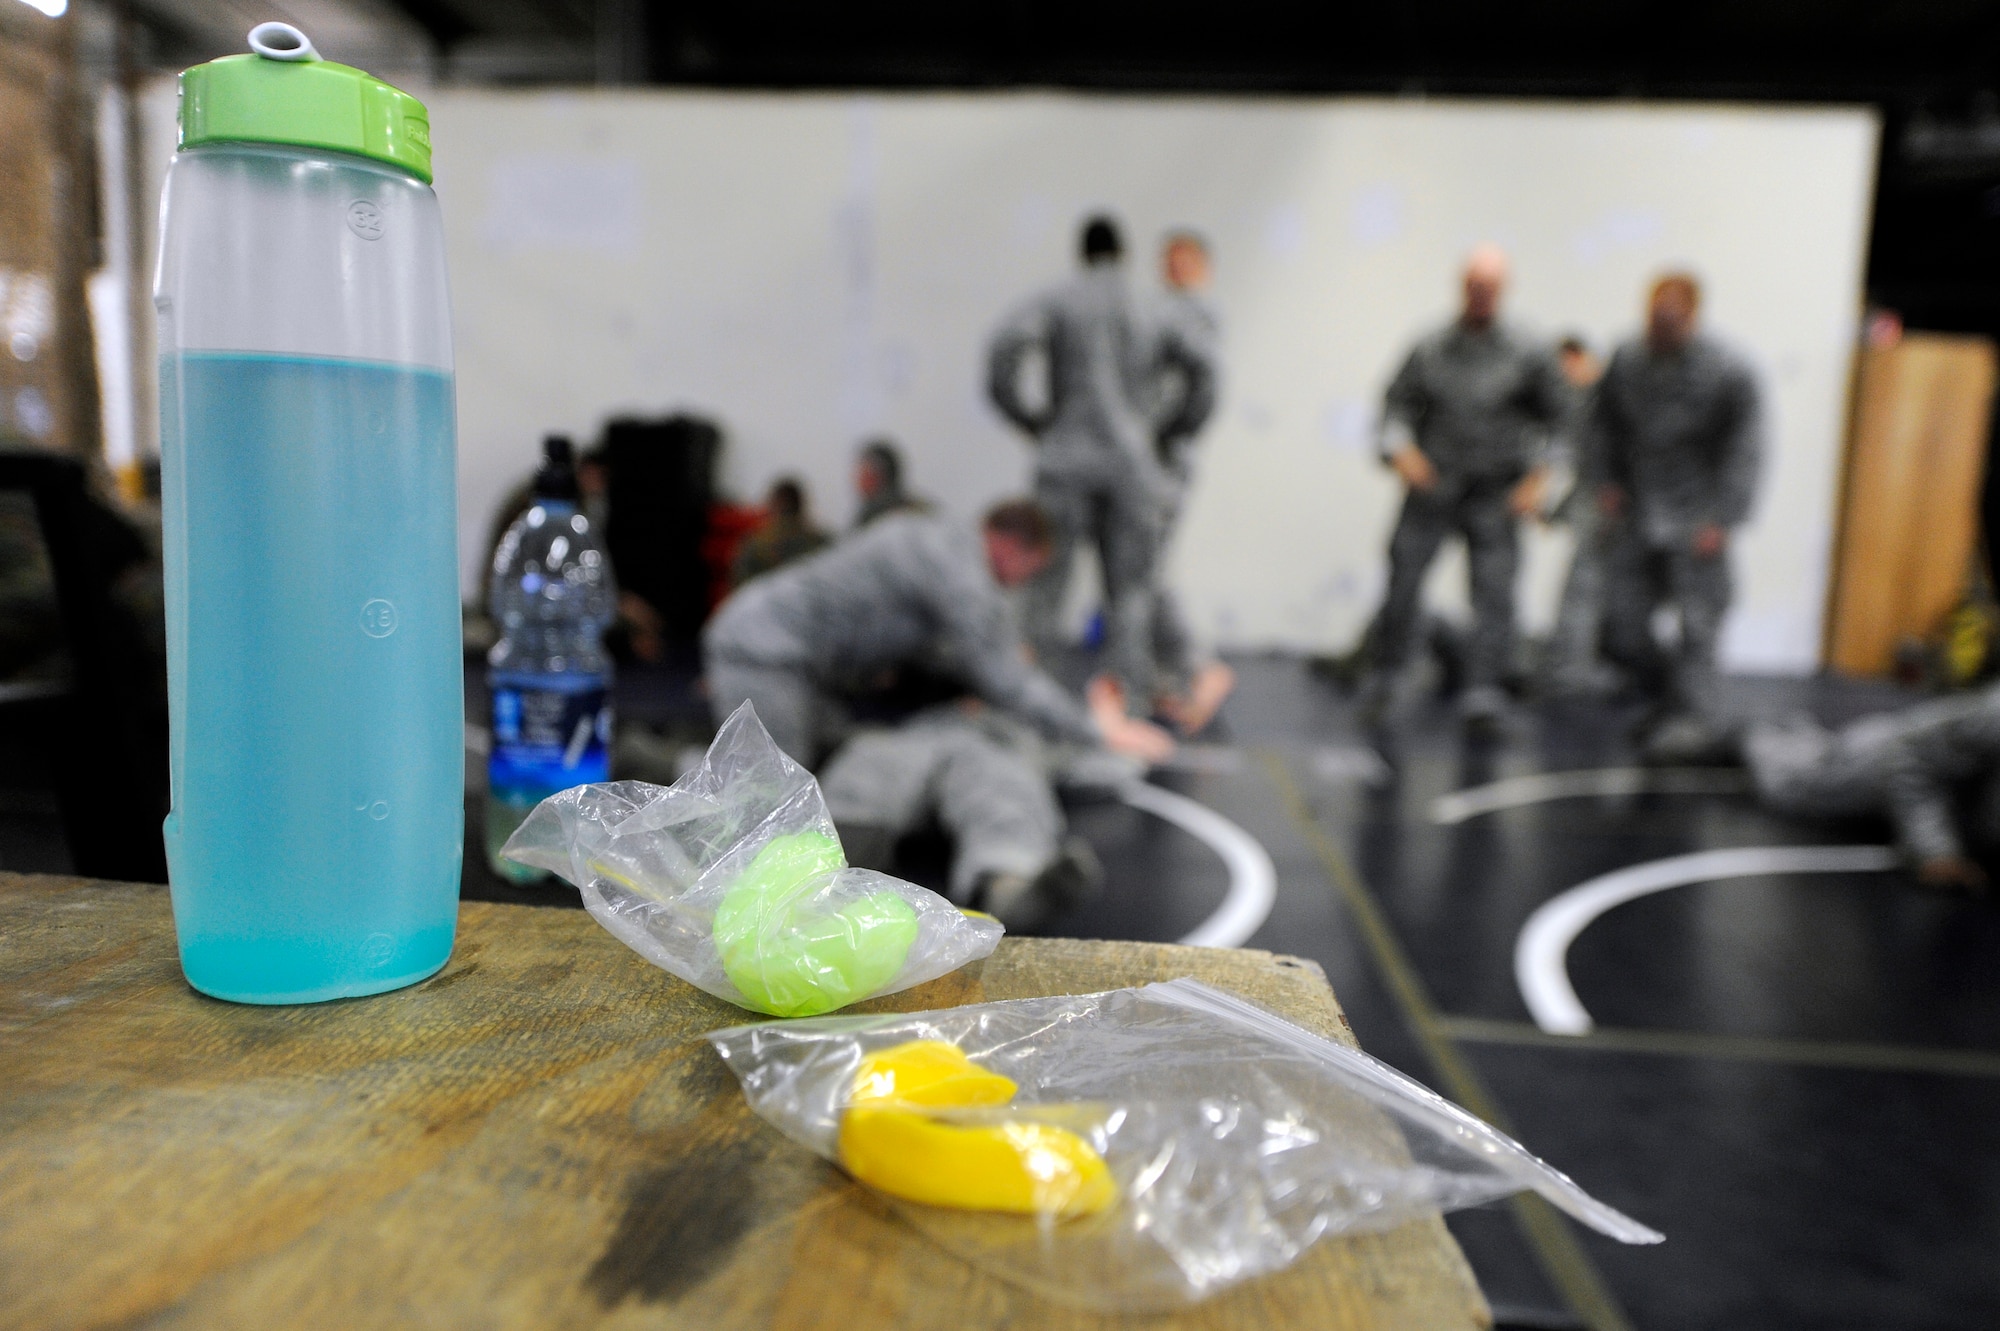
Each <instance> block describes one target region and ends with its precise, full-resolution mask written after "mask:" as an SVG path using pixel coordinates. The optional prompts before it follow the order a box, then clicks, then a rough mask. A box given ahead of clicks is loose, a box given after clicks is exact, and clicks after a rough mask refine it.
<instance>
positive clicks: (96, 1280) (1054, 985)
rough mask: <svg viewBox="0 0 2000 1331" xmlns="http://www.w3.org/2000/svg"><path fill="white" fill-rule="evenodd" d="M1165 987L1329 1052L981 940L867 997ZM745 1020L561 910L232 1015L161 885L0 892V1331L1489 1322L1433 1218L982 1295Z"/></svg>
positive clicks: (1063, 946)
mask: <svg viewBox="0 0 2000 1331" xmlns="http://www.w3.org/2000/svg"><path fill="white" fill-rule="evenodd" d="M1177 975H1193V976H1196V977H1198V978H1200V979H1202V980H1205V981H1207V982H1209V983H1211V984H1214V985H1216V986H1218V987H1219V988H1224V989H1228V990H1231V991H1234V992H1236V993H1239V994H1242V995H1243V996H1245V997H1246V998H1250V999H1252V1000H1254V1001H1256V1002H1259V1003H1262V1004H1263V1005H1265V1006H1266V1007H1269V1008H1271V1009H1272V1010H1274V1011H1277V1012H1280V1013H1282V1014H1284V1015H1285V1016H1287V1017H1289V1018H1291V1019H1292V1020H1294V1021H1297V1022H1299V1023H1300V1024H1302V1025H1305V1026H1308V1027H1310V1028H1312V1029H1315V1030H1318V1031H1320V1032H1321V1033H1323V1034H1326V1035H1329V1036H1332V1037H1334V1038H1337V1039H1341V1040H1344V1041H1347V1042H1350V1043H1351V1042H1352V1040H1353V1036H1352V1034H1351V1033H1350V1032H1349V1031H1348V1029H1347V1024H1346V1020H1345V1018H1344V1017H1343V1016H1342V1015H1341V1013H1340V1009H1339V1006H1338V1004H1337V1003H1336V1002H1335V1001H1334V998H1333V994H1332V991H1331V990H1330V989H1328V987H1327V984H1326V980H1325V977H1324V976H1323V975H1322V974H1321V972H1320V971H1319V968H1318V967H1316V966H1314V965H1312V964H1311V963H1310V962H1304V961H1299V960H1296V959H1293V958H1288V957H1276V956H1272V955H1271V954H1269V953H1264V952H1249V951H1232V950H1219V949H1218V950H1211V949H1195V948H1181V947H1170V946H1164V945H1154V944H1139V943H1086V942H1073V941H1059V940H1015V939H1008V940H1005V941H1003V942H1002V944H1001V946H1000V950H999V951H998V952H996V953H995V954H994V955H993V956H992V957H991V958H989V959H988V960H987V961H985V962H984V963H980V964H976V965H973V966H969V967H967V968H965V969H964V970H961V971H959V972H958V973H956V974H954V975H951V976H947V977H946V978H944V979H942V980H939V981H936V982H934V983H932V984H929V985H925V986H923V987H921V988H919V989H916V990H913V991H911V992H910V993H907V994H902V995H897V996H896V997H894V998H892V999H885V1000H880V1001H879V1002H878V1003H877V1004H875V1005H873V1006H876V1007H879V1008H881V1009H884V1010H908V1009H915V1008H926V1007H938V1006H946V1005H953V1004H960V1003H971V1002H980V1001H984V1000H987V999H994V998H1016V997H1027V996H1032V995H1039V994H1056V993H1087V992H1091V991H1094V990H1099V989H1105V988H1114V987H1118V986H1121V985H1129V984H1138V983H1144V982H1147V981H1151V980H1157V979H1166V978H1169V977H1172V976H1177ZM743 1020H745V1014H744V1013H743V1012H741V1011H740V1010H738V1009H736V1008H733V1007H730V1006H728V1005H727V1004H725V1003H722V1002H721V1001H719V1000H717V999H713V998H710V997H708V996H707V995H705V994H702V993H699V992H697V991H696V990H694V989H692V988H690V987H689V986H687V985H685V984H683V983H681V982H680V981H678V980H675V979H673V978H672V977H670V976H668V975H666V974H665V973H663V972H661V971H659V970H656V969H654V968H653V967H651V966H649V965H647V964H646V963H645V962H644V961H642V960H640V959H639V958H638V957H637V956H636V955H634V954H633V953H631V952H630V951H628V950H627V949H626V948H625V947H624V946H622V945H621V944H619V943H618V942H617V941H616V940H614V939H612V938H611V937H610V936H609V935H607V934H606V933H604V932H603V930H601V929H600V928H598V926H597V925H596V924H595V923H594V922H593V921H591V920H590V919H589V918H588V917H586V916H585V915H583V914H582V913H581V912H578V911H557V910H536V909H532V908H528V907H521V906H501V905H490V904H484V903H467V904H466V905H464V906H463V907H462V908H461V911H460V917H459V943H458V947H457V949H456V951H455V952H454V953H453V955H452V960H451V963H450V965H449V966H447V967H446V968H445V970H444V971H442V972H441V973H440V974H439V975H438V976H436V977H435V978H433V979H431V980H429V981H427V982H426V983H424V984H422V985H418V986H416V987H413V988H410V989H405V990H402V991H400V992H398V993H394V994H385V995H382V996H379V997H376V998H369V999H361V1000H356V1001H351V1002H343V1003H328V1004H322V1005H318V1006H313V1007H294V1008H255V1007H239V1006H235V1005H232V1004H227V1003H219V1002H215V1001H213V1000H210V999H206V998H203V997H201V996H199V995H197V994H195V993H194V992H193V991H192V990H190V989H189V988H188V987H187V985H186V983H185V982H184V981H183V980H182V979H181V976H180V972H179V968H178V965H177V963H176V961H175V954H174V943H173V930H172V925H171V920H170V917H169V914H168V902H167V894H166V891H165V890H164V889H158V888H144V887H136V886H128V885H108V884H98V883H91V882H88V881H86V880H81V879H73V878H49V877H29V876H21V875H7V874H0V1325H4V1326H20V1327H36V1328H64V1327H109V1326H120V1327H127V1326H137V1325H144V1326H147V1327H188V1328H202V1329H203V1331H226V1329H228V1328H237V1327H241V1328H246V1329H247V1328H255V1329H256V1331H268V1328H272V1327H280V1326H282V1327H285V1328H287V1329H288V1331H293V1329H296V1328H315V1327H328V1328H336V1327H337V1328H343V1329H346V1328H366V1327H384V1328H389V1327H394V1328H408V1327H418V1326H422V1327H456V1326H478V1327H481V1328H495V1329H498V1328H514V1327H519V1328H543V1327H558V1326H559V1327H621V1328H623V1327H690V1328H693V1327H701V1328H720V1329H724V1331H727V1329H729V1328H784V1329H785V1331H792V1329H793V1328H812V1327H825V1328H829V1331H856V1329H857V1328H869V1329H870V1331H873V1329H874V1328H911V1329H914V1328H940V1329H942V1328H953V1331H957V1329H958V1328H978V1327H989V1326H990V1327H1000V1326H1012V1327H1034V1328H1037V1329H1038V1331H1039V1329H1040V1328H1056V1329H1058V1331H1084V1329H1085V1328H1101V1327H1111V1326H1120V1325H1135V1326H1138V1325H1143V1326H1146V1327H1151V1328H1157V1329H1158V1331H1169V1329H1170V1328H1180V1327H1204V1328H1243V1329H1244V1331H1249V1329H1250V1328H1258V1329H1259V1331H1262V1328H1268V1327H1312V1328H1316V1331H1343V1329H1347V1328H1354V1329H1356V1331H1358V1329H1359V1328H1389V1327H1408V1328H1413V1329H1416V1328H1423V1329H1424V1331H1433V1329H1436V1331H1451V1329H1453V1328H1462V1327H1480V1326H1486V1325H1488V1324H1489V1323H1490V1320H1491V1319H1490V1317H1489V1315H1488V1313H1487V1311H1486V1307H1485V1304H1484V1301H1483V1300H1482V1299H1481V1298H1480V1295H1479V1291H1478V1288H1477V1286H1476V1285H1475V1284H1474V1282H1473V1279H1472V1275H1471V1273H1470V1271H1469V1270H1468V1269H1467V1267H1466V1265H1465V1261H1464V1258H1463V1257H1462V1256H1461V1255H1460V1253H1459V1251H1458V1248H1457V1246H1456V1245H1455V1244H1454V1243H1453V1242H1452V1240H1451V1237H1450V1235H1449V1234H1448V1233H1447V1232H1446V1230H1445V1228H1444V1225H1443V1222H1442V1221H1440V1220H1438V1219H1436V1218H1432V1219H1430V1220H1427V1221H1422V1222H1418V1223H1414V1224H1410V1225H1405V1226H1403V1227H1402V1228H1400V1229H1397V1230H1394V1231H1391V1232H1389V1233H1385V1234H1377V1235H1366V1236H1357V1237H1353V1238H1347V1239H1336V1240H1329V1241H1326V1242H1323V1243H1321V1244H1319V1245H1317V1246H1315V1247H1314V1248H1313V1249H1312V1251H1311V1252H1310V1253H1308V1254H1307V1256H1306V1257H1305V1258H1304V1259H1303V1260H1302V1261H1300V1262H1299V1263H1298V1264H1297V1265H1295V1266H1294V1267H1293V1268H1292V1269H1290V1270H1288V1271H1286V1272H1283V1273H1281V1274H1280V1275H1277V1276H1273V1277H1270V1278H1268V1279H1264V1280H1259V1281H1253V1282H1250V1283H1249V1284H1248V1285H1245V1286H1243V1287H1240V1288H1238V1289H1236V1290H1232V1291H1230V1292H1228V1293H1226V1294H1223V1295H1221V1296H1219V1297H1218V1298H1216V1299H1213V1300H1211V1301H1209V1302H1208V1303H1205V1304H1202V1305H1200V1306H1198V1307H1197V1308H1195V1309H1193V1310H1190V1311H1189V1312H1187V1313H1184V1314H1182V1315H1179V1316H1175V1317H1168V1318H1161V1319H1146V1320H1143V1321H1137V1320H1134V1321H1127V1320H1125V1319H1116V1318H1106V1317H1101V1316H1096V1315H1093V1314H1087V1313H1081V1312H1077V1311H1073V1310H1071V1309H1068V1308H1064V1307H1058V1306H1054V1305H1051V1304H1049V1303H1047V1302H1045V1301H1043V1300H1041V1299H1038V1298H1037V1297H1035V1296H1033V1295H1031V1294H1027V1293H1025V1292H1023V1291H1020V1290H1018V1289H1015V1288H1013V1287H1011V1286H1008V1285H1004V1284H1001V1283H999V1282H997V1281H994V1280H992V1279H989V1278H988V1277H985V1276H983V1275H981V1274H979V1273H978V1272H977V1271H975V1270H973V1269H972V1268H971V1267H969V1266H966V1265H965V1264H964V1263H962V1262H960V1261H959V1260H958V1259H956V1258H954V1257H951V1256H949V1255H948V1254H946V1253H945V1252H944V1251H943V1250H942V1249H939V1248H936V1247H933V1246H932V1245H930V1244H929V1243H927V1242H926V1241H924V1240H923V1239H921V1238H920V1237H918V1236H917V1235H916V1233H915V1232H914V1231H912V1230H910V1229H909V1228H907V1227H906V1226H904V1225H903V1224H901V1223H899V1222H898V1221H897V1220H896V1219H895V1218H894V1216H893V1215H892V1214H891V1213H890V1212H889V1211H888V1210H887V1209H886V1208H885V1207H884V1206H883V1205H882V1204H881V1203H880V1202H879V1201H878V1200H877V1199H875V1198H873V1197H871V1196H870V1195H869V1194H867V1193H866V1192H865V1191H863V1190H862V1189H860V1188H858V1187H857V1186H855V1185H853V1184H852V1183H850V1182H848V1181H847V1180H846V1178H845V1177H844V1176H843V1175H841V1174H840V1173H839V1172H838V1171H837V1170H835V1169H833V1168H832V1167H831V1166H829V1165H827V1164H825V1163H824V1162H822V1161H821V1160H819V1159H818V1158H817V1157H816V1156H814V1155H812V1154H811V1153H809V1152H807V1151H805V1150H803V1149H801V1148H799V1147H797V1146H795V1145H793V1144H792V1143H790V1142H788V1141H786V1140H785V1139H784V1138H783V1137H781V1136H779V1134H778V1133H777V1132H775V1131H774V1130H772V1129H770V1128H769V1127H767V1126H765V1125H764V1124H763V1123H762V1122H761V1121H760V1120H758V1119H756V1118H755V1117H754V1116H752V1115H751V1113H750V1112H749V1110H748V1108H747V1107H746V1106H745V1105H744V1103H743V1098H742V1096H741V1095H740V1094H739V1093H738V1092H737V1090H736V1084H735V1081H734V1079H733V1078H732V1077H731V1076H730V1075H729V1073H728V1072H727V1070H726V1069H725V1068H724V1067H723V1066H722V1064H721V1061H720V1060H719V1059H717V1058H716V1057H715V1055H714V1053H713V1052H712V1051H711V1050H710V1049H709V1047H708V1045H707V1044H706V1043H704V1042H702V1041H701V1040H700V1039H699V1038H698V1037H699V1035H700V1033H701V1032H703V1031H707V1030H711V1029H714V1028H715V1027H718V1026H723V1025H730V1024H735V1023H737V1022H741V1021H743Z"/></svg>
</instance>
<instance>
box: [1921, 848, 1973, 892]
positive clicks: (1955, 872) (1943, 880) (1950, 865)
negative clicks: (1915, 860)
mask: <svg viewBox="0 0 2000 1331" xmlns="http://www.w3.org/2000/svg"><path fill="white" fill-rule="evenodd" d="M1917 881H1918V882H1920V883H1922V884H1924V885H1925V886H1926V887H1947V888H1958V889H1962V890H1964V891H1968V892H1981V891H1984V890H1985V888H1986V870H1984V869H1982V868H1980V867H1979V866H1978V865H1977V864H1974V863H1973V862H1972V861H1971V860H1968V859H1967V858H1965V856H1963V855H1938V856H1935V857H1934V858H1932V859H1928V860H1925V861H1924V862H1923V863H1922V864H1919V865H1918V866H1917Z"/></svg>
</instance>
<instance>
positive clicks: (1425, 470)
mask: <svg viewBox="0 0 2000 1331" xmlns="http://www.w3.org/2000/svg"><path fill="white" fill-rule="evenodd" d="M1389 465H1390V466H1391V467H1393V468H1395V471H1396V474H1397V475H1398V476H1400V477H1402V478H1403V484H1405V485H1407V486H1409V487H1410V488H1411V489H1412V490H1415V491H1416V492H1417V493H1419V494H1423V493H1425V492H1427V491H1429V490H1431V489H1434V488H1435V487H1436V485H1437V483H1438V472H1437V468H1436V467H1435V466H1433V465H1432V463H1431V460H1430V459H1429V458H1427V457H1425V456H1424V451H1423V450H1422V449H1421V448H1418V447H1417V446H1416V445H1415V444H1404V445H1403V446H1402V447H1401V448H1399V449H1397V450H1396V451H1395V452H1393V453H1391V454H1390V455H1389Z"/></svg>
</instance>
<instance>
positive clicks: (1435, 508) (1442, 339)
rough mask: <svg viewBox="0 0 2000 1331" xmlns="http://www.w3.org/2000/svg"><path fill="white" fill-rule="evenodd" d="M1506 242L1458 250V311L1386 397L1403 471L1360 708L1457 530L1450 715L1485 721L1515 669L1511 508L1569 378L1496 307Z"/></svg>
mask: <svg viewBox="0 0 2000 1331" xmlns="http://www.w3.org/2000/svg"><path fill="white" fill-rule="evenodd" d="M1508 275H1509V273H1508V260H1507V256H1506V254H1505V253H1504V252H1503V251H1501V250H1500V249H1499V247H1497V246H1494V245H1481V246H1479V247H1478V248H1476V249H1475V250H1473V252H1472V253H1471V255H1470V256H1468V257H1467V259H1466V263H1465V268H1464V272H1463V275H1462V282H1461V291H1462V295H1463V300H1462V304H1461V305H1460V309H1459V313H1458V317H1457V318H1455V319H1453V320H1452V322H1451V323H1449V324H1447V325H1446V326H1445V327H1443V328H1441V329H1439V330H1438V331H1437V332H1435V333H1432V334H1430V335H1429V336H1428V337H1425V338H1424V339H1423V340H1422V341H1420V342H1418V343H1417V345H1416V346H1415V348H1413V349H1412V350H1411V352H1410V354H1409V356H1408V358H1406V359H1405V360H1404V362H1403V365H1402V368H1401V369H1399V370H1398V371H1397V372H1396V377H1395V378H1394V379H1393V380H1392V381H1391V382H1390V384H1389V388H1388V391H1387V392H1386V394H1385V395H1384V401H1383V412H1382V427H1381V439H1380V451H1381V456H1382V460H1383V461H1384V462H1385V463H1386V464H1387V465H1388V466H1389V467H1391V468H1392V469H1394V471H1395V472H1396V475H1397V476H1398V477H1399V478H1400V479H1401V480H1402V482H1403V486H1404V498H1403V508H1402V513H1401V516H1400V517H1398V519H1397V521H1396V528H1395V531H1394V533H1393V534H1392V535H1391V536H1390V538H1389V585H1388V589H1387V591H1386V593H1385V594H1384V596H1383V600H1382V606H1381V608H1380V610H1378V611H1377V612H1376V617H1375V622H1374V624H1373V625H1372V626H1371V628H1370V631H1369V633H1370V654H1371V657H1372V659H1371V660H1370V662H1369V669H1370V671H1371V678H1370V679H1369V682H1368V685H1367V688H1366V691H1365V692H1364V695H1363V715H1364V717H1366V718H1367V719H1368V720H1370V721H1371V722H1376V721H1381V720H1383V719H1385V718H1387V717H1388V716H1389V715H1390V714H1391V713H1392V711H1393V709H1394V704H1395V701H1396V691H1397V686H1398V684H1399V682H1400V679H1401V676H1402V675H1403V673H1404V670H1405V668H1406V667H1407V665H1408V664H1409V660H1410V656H1411V653H1412V650H1413V648H1414V646H1415V644H1416V639H1417V634H1418V629H1419V626H1420V623H1421V607H1420V604H1419V602H1420V597H1421V595H1422V592H1423V581H1424V574H1425V573H1426V572H1427V571H1428V570H1429V568H1430V566H1431V561H1432V560H1433V559H1434V558H1436V557H1437V552H1438V548H1439V547H1440V546H1441V545H1443V544H1444V540H1445V538H1446V537H1447V536H1450V535H1452V534H1453V533H1456V534H1458V535H1460V536H1462V537H1464V538H1465V544H1466V554H1467V556H1468V563H1469V565H1470V581H1471V584H1472V585H1471V599H1472V613H1473V627H1472V635H1471V644H1470V648H1469V650H1468V652H1467V660H1466V663H1465V689H1464V692H1463V693H1461V694H1460V696H1459V704H1458V705H1459V713H1460V715H1461V717H1463V719H1464V721H1465V724H1466V726H1467V728H1468V729H1469V730H1472V731H1474V732H1483V733H1492V732H1493V731H1495V730H1496V729H1497V728H1498V726H1499V725H1500V722H1501V718H1502V716H1503V715H1504V712H1505V708H1506V702H1507V696H1506V692H1505V689H1504V681H1505V680H1506V678H1507V676H1508V674H1509V672H1510V671H1511V669H1512V667H1513V656H1514V646H1515V638H1514V582H1515V574H1516V572H1517V570H1518V569H1519V567H1520V532H1519V523H1520V521H1521V519H1522V518H1524V517H1528V516H1530V515H1533V514H1536V513H1538V512H1539V511H1540V509H1541V505H1542V499H1543V495H1544V493H1545V490H1546V486H1547V467H1546V464H1545V454H1546V452H1547V449H1548V446H1549V442H1550V439H1551V437H1552V436H1553V435H1554V433H1555V432H1556V431H1558V430H1560V429H1561V428H1562V426H1563V424H1564V422H1565V421H1566V419H1567V418H1568V416H1569V413H1570V403H1571V390H1570V387H1569V385H1568V384H1567V383H1566V382H1565V381H1564V379H1563V377H1562V374H1561V372H1560V370H1559V369H1558V368H1557V365H1556V359H1555V357H1554V356H1553V355H1552V354H1551V353H1550V351H1549V349H1548V348H1547V347H1546V346H1544V345H1543V344H1541V343H1539V342H1536V341H1534V340H1533V339H1531V338H1529V337H1527V336H1526V335H1525V334H1524V333H1522V332H1521V331H1520V330H1518V329H1516V328H1514V327H1512V326H1511V325H1509V324H1506V323H1503V322H1502V321H1501V319H1500V304H1501V298H1502V296H1503V295H1504V294H1505V292H1506V287H1507V279H1508Z"/></svg>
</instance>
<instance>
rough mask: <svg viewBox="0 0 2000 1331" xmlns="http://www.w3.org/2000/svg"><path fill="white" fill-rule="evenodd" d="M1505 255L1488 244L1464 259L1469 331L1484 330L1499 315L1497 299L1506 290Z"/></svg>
mask: <svg viewBox="0 0 2000 1331" xmlns="http://www.w3.org/2000/svg"><path fill="white" fill-rule="evenodd" d="M1508 270H1509V265H1508V262H1507V251H1505V250H1503V249H1501V248H1500V247H1499V246H1498V245H1495V244H1493V243H1492V242H1490V241H1488V242H1485V243H1482V244H1479V245H1475V246H1474V247H1473V249H1472V253H1470V254H1468V255H1466V256H1465V310H1464V313H1463V314H1462V315H1461V316H1460V318H1461V320H1462V321H1463V322H1464V324H1465V325H1466V327H1468V328H1484V327H1486V326H1487V325H1488V324H1490V323H1492V322H1493V320H1494V318H1495V317H1496V316H1498V314H1499V313H1500V295H1501V293H1502V292H1503V291H1505V290H1506V289H1507V276H1508Z"/></svg>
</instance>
